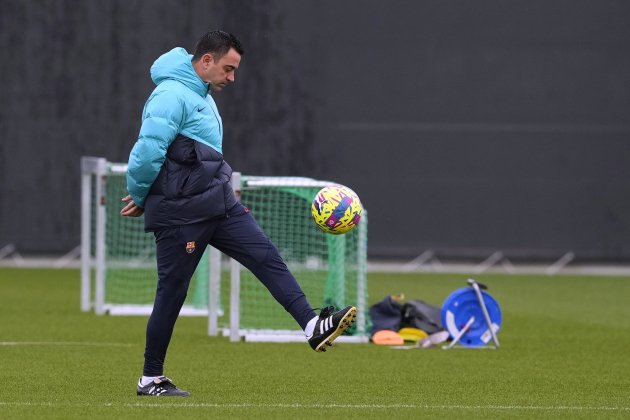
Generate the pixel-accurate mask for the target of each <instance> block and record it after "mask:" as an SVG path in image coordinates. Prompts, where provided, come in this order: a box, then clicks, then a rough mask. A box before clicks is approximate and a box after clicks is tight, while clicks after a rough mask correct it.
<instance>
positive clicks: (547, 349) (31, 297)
mask: <svg viewBox="0 0 630 420" xmlns="http://www.w3.org/2000/svg"><path fill="white" fill-rule="evenodd" d="M466 278H467V277H466V276H465V275H462V274H451V275H448V274H439V275H436V274H376V273H370V275H369V277H368V280H369V290H370V303H374V302H376V301H378V300H380V299H382V298H383V297H384V296H385V295H387V294H391V293H400V292H403V293H405V295H406V296H407V297H408V298H417V299H423V300H425V301H427V302H430V303H434V304H436V305H441V304H442V302H443V300H444V299H445V298H446V297H447V296H448V295H449V294H450V293H451V292H452V291H454V290H455V289H457V288H460V287H463V286H464V285H465V280H466ZM477 280H479V281H481V282H484V283H486V284H488V285H489V287H490V292H491V294H492V295H493V296H494V297H495V298H496V299H497V301H498V302H499V303H500V305H501V309H502V312H503V323H502V330H501V331H500V333H499V339H500V341H501V348H500V349H498V350H472V349H454V350H450V351H445V350H442V349H440V348H432V349H427V350H406V351H402V350H393V349H391V348H388V347H379V346H375V345H371V344H339V345H337V346H335V347H334V348H333V349H331V351H329V352H327V353H325V354H319V353H315V352H313V351H312V350H311V349H310V348H309V347H308V346H307V345H306V344H300V343H293V344H257V343H237V344H231V343H229V342H228V341H227V339H224V338H210V337H207V336H206V329H207V326H206V320H205V319H203V318H180V319H179V321H178V324H177V327H176V330H175V334H174V337H173V340H172V342H171V348H170V350H169V355H168V359H167V364H166V374H167V375H168V376H170V377H171V378H172V379H173V380H174V381H175V382H176V383H177V384H178V385H179V386H181V387H182V388H184V389H186V390H188V391H190V392H191V393H192V396H191V397H190V398H187V399H168V398H164V399H160V398H147V397H137V396H136V395H135V384H136V381H137V379H138V376H139V375H140V373H141V367H142V354H143V347H144V328H145V324H146V319H145V318H144V317H109V316H103V317H98V316H95V315H94V314H91V313H81V312H80V311H79V272H78V270H45V269H8V268H5V269H0V374H1V375H2V385H1V386H0V418H1V419H20V418H58V419H84V418H88V417H89V418H115V419H119V418H121V419H122V418H134V419H138V418H157V417H158V416H159V417H162V418H169V419H178V418H181V419H187V420H190V419H197V418H265V419H267V418H300V419H302V418H304V419H307V418H316V417H323V418H362V419H365V418H438V417H447V416H448V417H450V418H491V417H492V418H537V419H538V418H553V419H557V418H571V419H574V418H607V419H608V418H629V417H630V402H629V401H630V379H629V373H630V370H629V367H628V360H629V357H628V355H629V354H630V350H629V349H630V305H628V297H629V296H630V279H628V278H622V277H592V276H554V277H548V276H508V275H489V274H488V275H480V276H477Z"/></svg>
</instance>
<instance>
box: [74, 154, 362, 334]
mask: <svg viewBox="0 0 630 420" xmlns="http://www.w3.org/2000/svg"><path fill="white" fill-rule="evenodd" d="M81 169H82V187H81V197H82V199H81V203H82V210H81V250H82V253H81V310H83V311H89V310H94V311H95V313H97V314H111V315H116V314H124V315H131V314H138V315H146V314H149V313H150V312H151V309H152V304H153V299H154V296H155V288H156V284H157V269H156V263H155V243H154V237H153V235H152V234H150V233H145V232H144V220H143V218H141V217H140V218H129V217H121V216H120V215H119V211H120V208H121V206H122V204H123V203H122V202H121V198H122V197H124V196H125V195H127V191H126V177H125V174H126V170H127V166H126V164H123V163H113V162H108V161H107V160H106V159H103V158H96V157H83V158H82V159H81ZM329 184H331V182H327V181H320V180H315V179H311V178H303V177H263V176H251V175H241V174H239V173H234V175H233V178H232V186H233V188H234V189H235V192H236V193H237V196H239V198H240V201H241V202H242V203H243V205H245V206H246V207H247V208H249V210H250V212H251V214H252V215H253V216H254V218H256V220H257V222H258V223H259V224H260V226H261V227H262V229H263V231H264V232H265V233H266V234H267V235H268V236H269V238H270V239H271V241H272V242H273V243H274V244H275V245H276V246H277V248H278V250H279V251H280V254H281V255H282V257H283V259H284V261H285V262H286V264H287V266H288V268H289V269H290V270H291V272H292V273H293V274H294V275H295V277H296V279H297V280H298V282H299V283H300V286H301V287H302V289H303V290H304V292H305V294H306V296H307V298H308V300H309V303H310V304H311V305H312V306H315V307H323V306H328V305H333V306H336V307H338V308H339V307H344V306H346V305H349V304H352V305H355V306H357V309H358V315H357V322H356V323H355V326H354V327H353V328H352V329H351V331H350V332H349V335H350V336H348V337H346V336H344V337H341V338H342V339H347V340H348V341H352V340H356V341H367V330H368V326H367V323H368V319H367V308H366V305H367V278H366V264H367V261H366V259H367V212H365V211H364V216H363V218H362V220H361V223H359V225H358V227H357V229H355V230H353V231H352V232H349V233H347V234H345V235H330V234H326V233H324V232H323V231H320V230H319V229H318V228H317V227H316V225H315V223H314V222H313V221H312V219H311V216H310V205H311V200H312V198H313V197H314V196H315V194H316V193H317V191H318V190H319V189H321V188H322V187H324V186H326V185H329ZM180 314H181V315H193V316H207V317H208V334H209V335H218V334H221V333H222V334H223V335H226V336H229V337H230V339H231V340H233V341H236V340H241V339H243V338H244V339H245V340H248V341H304V335H303V333H302V331H301V330H299V327H298V326H297V324H296V323H295V321H294V320H293V318H292V317H291V316H290V315H289V314H288V313H287V312H286V311H285V310H284V308H282V307H281V306H280V305H278V304H277V302H275V300H274V299H273V297H272V296H271V294H270V293H269V292H268V291H267V289H266V288H265V287H264V286H263V284H262V283H261V282H259V281H258V280H257V279H256V278H255V277H254V275H253V274H252V273H250V272H249V271H248V270H242V269H241V266H240V264H238V263H237V262H235V261H229V259H228V258H227V257H226V256H225V255H223V254H221V253H220V252H219V251H217V250H216V249H214V248H211V247H208V248H207V250H206V252H205V254H204V256H203V258H202V261H201V263H200V264H199V266H198V267H197V270H196V271H195V274H194V277H193V279H192V281H191V284H190V288H189V292H188V297H187V298H186V301H185V303H184V307H183V308H182V311H181V313H180ZM342 341H343V340H342Z"/></svg>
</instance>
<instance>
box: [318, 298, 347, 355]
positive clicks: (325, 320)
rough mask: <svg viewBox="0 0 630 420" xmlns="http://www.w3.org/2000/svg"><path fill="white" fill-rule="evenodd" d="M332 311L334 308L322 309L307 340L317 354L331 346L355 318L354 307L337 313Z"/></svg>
mask: <svg viewBox="0 0 630 420" xmlns="http://www.w3.org/2000/svg"><path fill="white" fill-rule="evenodd" d="M334 310H335V307H334V306H328V307H326V308H323V309H322V311H321V312H320V314H319V319H318V320H317V321H316V322H315V330H313V336H312V337H310V338H309V339H308V344H310V345H311V347H312V348H313V350H315V351H317V352H320V351H326V346H332V342H333V341H334V340H335V338H337V337H339V336H340V335H341V334H342V333H343V332H344V331H345V330H347V329H348V328H350V326H351V325H352V323H353V322H354V319H355V318H356V317H357V308H355V307H354V306H346V307H345V308H343V309H342V310H340V311H338V312H334Z"/></svg>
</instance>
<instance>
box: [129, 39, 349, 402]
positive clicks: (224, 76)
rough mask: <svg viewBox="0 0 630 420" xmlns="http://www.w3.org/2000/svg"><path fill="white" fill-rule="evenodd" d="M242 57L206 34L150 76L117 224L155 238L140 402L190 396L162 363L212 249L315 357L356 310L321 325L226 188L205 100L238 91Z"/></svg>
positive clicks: (217, 129) (237, 47)
mask: <svg viewBox="0 0 630 420" xmlns="http://www.w3.org/2000/svg"><path fill="white" fill-rule="evenodd" d="M242 56H243V48H242V46H241V44H240V42H239V41H238V40H237V39H236V37H235V36H234V35H232V34H229V33H226V32H223V31H211V32H208V33H207V34H205V35H204V36H203V37H201V39H200V40H199V42H198V43H197V46H196V49H195V53H194V55H192V56H191V55H189V54H188V53H187V52H186V51H185V50H184V49H183V48H175V49H173V50H171V51H169V52H167V53H166V54H164V55H162V56H161V57H159V58H158V59H157V60H156V61H155V63H154V64H153V66H152V67H151V78H152V79H153V81H154V82H155V84H156V85H157V87H156V88H155V90H154V91H153V92H152V93H151V95H150V96H149V99H148V100H147V102H146V104H145V106H144V111H143V113H142V127H141V128H140V134H139V136H138V140H137V142H136V144H135V145H134V147H133V149H132V150H131V154H130V156H129V166H128V170H127V189H128V191H129V195H128V196H127V197H125V198H123V201H124V202H125V203H126V205H125V206H124V207H123V208H122V209H121V211H120V214H121V215H122V216H128V217H138V216H141V215H142V214H144V216H145V230H146V231H150V232H154V235H155V242H156V257H157V267H158V285H157V292H156V296H155V302H154V306H153V311H152V313H151V316H150V317H149V321H148V324H147V333H146V347H145V353H144V369H143V374H142V377H141V378H140V380H139V382H138V387H137V394H138V395H154V396H188V395H189V393H188V392H186V391H184V390H181V389H179V388H177V387H176V386H175V385H174V384H173V382H172V381H171V380H170V379H168V378H167V377H166V376H164V372H163V368H164V359H165V356H166V351H167V348H168V345H169V342H170V339H171V335H172V333H173V328H174V326H175V321H176V320H177V317H178V315H179V311H180V309H181V307H182V305H183V303H184V299H185V298H186V293H187V291H188V285H189V283H190V279H191V276H192V274H193V272H194V271H195V268H196V267H197V264H198V263H199V260H200V258H201V256H202V254H203V250H204V249H205V247H206V245H208V244H210V245H212V246H213V247H215V248H217V249H219V250H220V251H222V252H223V253H225V254H227V255H229V256H230V257H232V258H234V259H236V260H237V261H239V262H240V263H241V264H242V265H244V266H245V267H247V268H248V269H249V270H251V271H252V272H253V273H254V275H256V277H257V278H258V279H259V280H260V281H261V282H262V283H263V284H264V285H265V287H267V289H268V290H269V291H270V292H271V294H272V295H273V297H274V298H275V299H276V300H277V301H278V302H279V303H280V304H281V305H282V306H283V307H284V308H285V309H286V310H287V312H289V313H290V314H291V315H292V316H293V318H294V319H295V320H296V322H297V323H298V324H299V325H300V327H301V328H302V329H303V330H304V332H305V334H306V337H307V339H308V342H309V344H310V345H311V347H312V348H313V349H314V350H315V351H318V352H319V351H326V346H329V345H331V343H332V341H333V340H334V339H336V338H337V337H338V336H339V335H340V334H341V333H343V332H344V331H345V330H346V329H348V327H350V326H351V325H352V322H353V321H354V318H355V316H356V308H354V307H353V306H348V307H346V308H344V309H342V310H341V311H338V312H334V309H333V308H332V307H328V308H324V309H323V310H322V311H321V313H320V315H319V316H317V315H316V314H315V312H314V311H313V308H311V306H310V305H309V303H308V301H307V300H306V297H305V296H304V293H303V291H302V289H301V288H300V286H299V284H298V283H297V281H296V280H295V278H294V277H293V275H292V274H291V273H290V272H289V270H288V269H287V267H286V264H285V263H284V261H283V260H282V257H281V256H280V255H279V253H278V250H277V249H276V247H275V246H274V245H273V244H272V243H271V241H270V240H269V239H268V238H267V236H266V235H265V234H264V233H263V232H262V230H261V229H260V227H259V226H258V224H257V223H256V221H255V220H254V219H253V217H252V216H251V215H250V214H249V210H248V209H247V208H246V207H244V206H243V205H241V204H240V203H239V202H238V201H237V199H236V197H235V195H234V192H233V190H232V187H231V186H230V184H229V181H230V177H231V174H232V169H231V168H230V166H229V165H228V164H227V163H226V162H225V161H224V160H223V154H222V141H223V125H222V121H221V117H220V115H219V111H218V109H217V106H216V104H215V102H214V100H213V99H212V96H211V95H210V94H209V93H210V90H212V91H214V92H219V91H221V90H223V89H224V88H225V87H226V86H228V85H230V84H232V83H233V82H234V75H235V72H236V70H237V69H238V68H239V65H240V63H241V57H242Z"/></svg>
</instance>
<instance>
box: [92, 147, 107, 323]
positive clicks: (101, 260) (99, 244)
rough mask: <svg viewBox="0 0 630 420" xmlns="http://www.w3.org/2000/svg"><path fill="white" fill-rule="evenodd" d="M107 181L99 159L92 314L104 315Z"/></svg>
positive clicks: (105, 169)
mask: <svg viewBox="0 0 630 420" xmlns="http://www.w3.org/2000/svg"><path fill="white" fill-rule="evenodd" d="M106 180H107V161H106V160H105V159H104V158H99V160H98V165H97V171H96V200H97V202H96V291H95V296H94V300H95V304H94V308H95V310H94V312H96V314H98V315H102V314H104V313H105V246H106V245H105V224H106V216H107V214H106V212H105V183H106Z"/></svg>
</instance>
